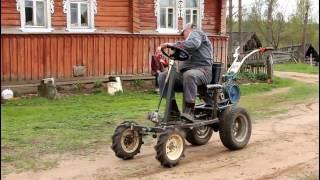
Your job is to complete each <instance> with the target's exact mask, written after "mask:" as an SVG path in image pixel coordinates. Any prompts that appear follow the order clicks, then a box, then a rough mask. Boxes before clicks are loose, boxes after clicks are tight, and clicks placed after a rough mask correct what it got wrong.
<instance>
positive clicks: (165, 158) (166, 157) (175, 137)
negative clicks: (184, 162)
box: [155, 129, 185, 167]
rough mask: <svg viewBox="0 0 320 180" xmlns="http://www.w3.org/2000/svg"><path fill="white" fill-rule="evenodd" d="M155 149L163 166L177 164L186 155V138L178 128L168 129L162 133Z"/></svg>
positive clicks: (157, 157)
mask: <svg viewBox="0 0 320 180" xmlns="http://www.w3.org/2000/svg"><path fill="white" fill-rule="evenodd" d="M155 150H156V152H157V155H156V159H157V160H158V161H159V162H160V163H161V165H162V166H164V167H173V166H176V165H177V164H178V163H179V161H180V159H181V158H182V157H183V156H184V150H185V142H184V138H183V136H182V135H181V133H180V132H179V131H178V130H174V129H168V130H166V131H165V132H164V133H161V134H160V136H159V138H158V142H157V145H156V146H155Z"/></svg>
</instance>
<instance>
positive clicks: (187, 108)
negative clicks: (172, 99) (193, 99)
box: [183, 102, 195, 120]
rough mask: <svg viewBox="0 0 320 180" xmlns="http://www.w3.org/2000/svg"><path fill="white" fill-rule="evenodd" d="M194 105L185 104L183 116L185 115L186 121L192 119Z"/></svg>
mask: <svg viewBox="0 0 320 180" xmlns="http://www.w3.org/2000/svg"><path fill="white" fill-rule="evenodd" d="M194 105H195V103H187V102H186V103H185V108H184V112H183V113H184V115H187V118H188V119H191V120H193V119H194Z"/></svg>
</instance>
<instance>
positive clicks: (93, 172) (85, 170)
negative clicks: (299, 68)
mask: <svg viewBox="0 0 320 180" xmlns="http://www.w3.org/2000/svg"><path fill="white" fill-rule="evenodd" d="M318 144H319V102H318V99H314V101H313V102H311V103H306V104H298V105H292V106H291V107H290V110H289V111H288V112H287V113H285V114H282V115H277V116H274V117H270V118H269V119H260V120H255V121H254V123H253V129H252V136H251V140H250V142H249V144H248V146H247V147H246V148H245V149H242V150H240V151H229V150H227V149H226V148H225V147H224V146H223V145H222V143H221V141H220V139H219V136H218V133H215V134H214V136H213V137H212V139H211V141H210V142H209V143H208V144H206V145H204V146H200V147H194V146H190V145H188V147H187V149H186V153H185V154H186V157H185V158H184V159H183V160H181V162H180V164H179V165H178V166H177V167H174V168H171V169H168V168H162V167H161V166H160V164H159V163H158V161H157V160H156V159H155V151H154V149H153V146H154V145H155V144H154V142H153V143H152V144H149V145H145V146H143V147H142V151H141V154H138V156H137V157H136V158H135V159H133V160H129V161H123V160H120V159H117V158H116V157H115V156H114V154H113V152H112V151H111V150H109V149H110V148H109V147H106V150H104V151H101V152H100V153H99V154H95V155H90V157H89V156H85V157H82V158H79V157H78V158H76V159H73V158H71V159H69V160H65V161H63V162H61V163H60V165H59V166H58V167H56V168H53V169H50V170H46V171H40V172H24V173H21V174H10V175H8V176H7V177H6V178H5V179H6V180H12V179H17V180H20V179H23V180H27V179H30V180H37V179H41V180H42V179H45V180H48V179H77V180H78V179H80V180H87V179H89V180H90V179H115V180H118V179H145V180H153V179H154V180H156V179H157V180H165V179H183V180H188V179H190V180H195V179H200V180H206V179H208V180H215V179H221V180H229V179H230V180H233V179H237V180H238V179H259V180H260V179H261V180H264V179H281V180H282V179H300V178H301V177H303V178H306V177H313V178H314V177H317V179H319V174H318V171H319V163H318V160H319V148H318Z"/></svg>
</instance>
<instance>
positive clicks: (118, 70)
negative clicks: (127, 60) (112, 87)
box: [116, 37, 122, 74]
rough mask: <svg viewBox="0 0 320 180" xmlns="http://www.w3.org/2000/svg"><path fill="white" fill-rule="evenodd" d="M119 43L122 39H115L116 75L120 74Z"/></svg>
mask: <svg viewBox="0 0 320 180" xmlns="http://www.w3.org/2000/svg"><path fill="white" fill-rule="evenodd" d="M121 42H122V38H119V37H118V38H117V45H116V48H117V54H116V74H121V58H122V57H121V48H122V47H121Z"/></svg>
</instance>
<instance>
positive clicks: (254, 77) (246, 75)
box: [237, 72, 268, 81]
mask: <svg viewBox="0 0 320 180" xmlns="http://www.w3.org/2000/svg"><path fill="white" fill-rule="evenodd" d="M237 79H239V80H249V81H266V80H267V79H268V75H267V74H265V73H257V74H255V73H252V72H240V73H239V74H238V75H237Z"/></svg>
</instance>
